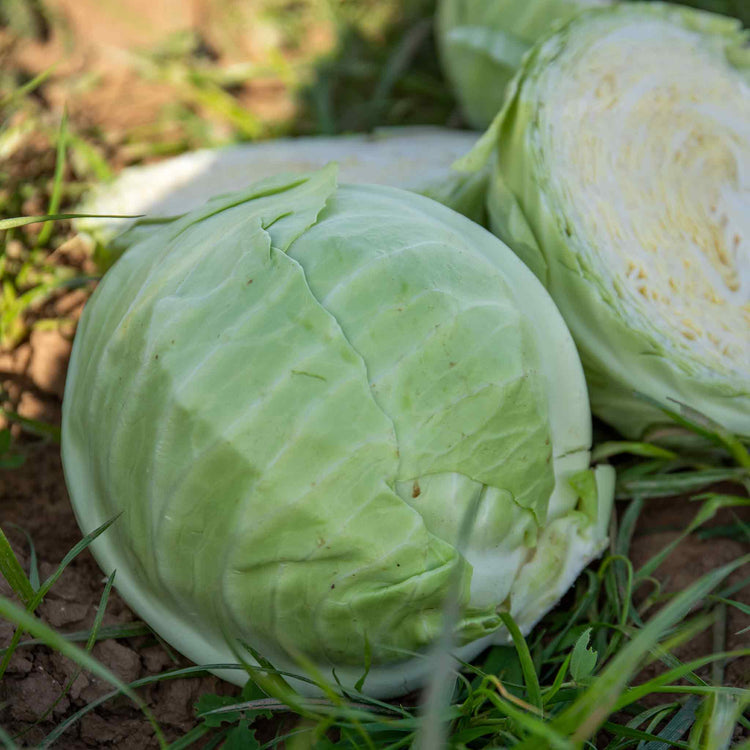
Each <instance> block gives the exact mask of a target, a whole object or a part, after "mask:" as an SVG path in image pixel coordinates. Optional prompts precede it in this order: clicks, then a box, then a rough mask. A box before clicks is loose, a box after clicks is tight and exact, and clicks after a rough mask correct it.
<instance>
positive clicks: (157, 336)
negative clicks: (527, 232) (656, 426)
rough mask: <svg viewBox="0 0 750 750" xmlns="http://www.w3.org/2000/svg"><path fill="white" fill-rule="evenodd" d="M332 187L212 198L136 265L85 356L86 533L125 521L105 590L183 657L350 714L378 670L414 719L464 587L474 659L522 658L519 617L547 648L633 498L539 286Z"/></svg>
mask: <svg viewBox="0 0 750 750" xmlns="http://www.w3.org/2000/svg"><path fill="white" fill-rule="evenodd" d="M335 171H336V170H335V167H328V168H326V169H323V170H321V171H319V172H316V173H312V174H309V175H301V176H289V175H287V176H281V177H275V178H270V179H268V180H265V181H262V182H260V183H257V184H255V185H253V186H252V187H250V188H248V189H246V190H244V191H242V192H240V193H236V194H232V195H227V196H222V197H219V198H214V199H212V200H211V201H210V202H209V203H208V204H206V205H205V206H204V207H203V208H201V209H198V210H196V211H194V212H192V213H190V214H187V215H186V216H184V217H182V218H180V219H177V220H175V221H174V222H171V223H169V224H166V225H165V226H163V227H162V228H161V229H160V230H159V231H157V232H155V233H152V234H151V235H150V236H149V237H148V238H147V239H145V240H144V241H143V242H141V243H139V244H137V245H135V246H134V247H132V248H130V249H129V251H128V252H127V253H125V254H124V255H123V256H122V257H121V258H120V260H118V261H117V263H116V264H115V265H114V267H113V268H112V269H111V271H109V272H108V273H107V274H106V275H105V278H104V280H103V282H102V283H101V285H100V286H99V287H98V288H97V290H96V292H95V293H94V295H93V297H92V299H91V301H90V302H89V304H88V305H87V307H86V310H85V311H84V315H83V317H82V320H81V324H80V327H79V331H78V334H77V336H76V340H75V344H74V351H73V355H72V360H71V365H70V369H69V375H68V381H67V385H66V394H65V399H64V409H63V411H64V414H63V461H64V466H65V473H66V479H67V482H68V486H69V489H70V494H71V497H72V500H73V504H74V508H75V511H76V514H77V517H78V519H79V522H80V524H81V526H82V528H83V529H84V530H85V531H90V530H91V529H93V528H95V527H96V526H97V525H99V524H100V523H102V522H103V521H104V520H106V519H108V518H110V517H112V516H113V515H115V514H117V513H122V515H121V517H120V518H119V520H118V521H117V523H116V524H115V526H114V527H113V528H112V530H111V533H109V532H108V534H107V535H105V536H103V537H101V538H99V539H98V540H97V541H96V542H95V544H94V553H95V554H96V556H97V558H98V560H99V562H100V563H101V565H102V567H103V568H104V569H105V570H107V571H111V570H114V569H116V570H117V578H116V585H117V586H118V587H119V589H120V591H121V592H122V594H123V595H124V597H125V598H126V600H127V601H128V602H129V603H130V605H131V606H132V607H133V608H134V609H135V610H136V611H137V612H139V613H140V614H141V616H142V617H143V618H144V619H145V620H146V621H147V622H148V623H149V624H151V625H152V626H153V627H154V628H155V629H156V630H157V632H159V633H160V634H161V635H162V636H163V637H164V638H165V639H166V640H167V641H169V642H170V643H172V644H174V645H175V646H176V647H177V648H178V649H179V650H181V651H182V652H183V653H185V654H186V655H188V656H189V657H191V658H192V659H193V660H195V661H196V662H198V663H202V664H210V663H222V662H231V661H234V660H235V658H234V653H233V647H234V648H236V647H237V644H238V643H248V644H250V645H251V646H252V647H253V648H254V649H257V650H258V651H260V652H261V653H262V654H263V655H264V656H265V657H266V658H268V659H270V660H271V662H272V663H274V664H275V665H276V666H278V667H280V668H285V669H289V670H292V671H295V670H296V669H297V667H296V662H295V655H296V654H298V653H303V654H304V655H305V656H306V657H307V658H308V659H312V660H314V662H315V663H316V664H317V665H318V666H319V667H320V668H321V669H322V670H324V671H325V672H328V673H329V674H330V670H332V669H333V668H335V669H336V675H337V677H338V678H339V679H341V680H342V682H343V684H345V685H349V686H351V685H353V684H354V683H355V682H356V681H357V680H358V679H359V678H360V677H361V676H362V673H363V671H364V669H365V665H366V664H367V662H368V660H369V659H371V660H372V668H371V670H370V672H369V674H368V677H367V681H366V683H365V690H367V691H368V692H370V693H372V694H374V695H393V694H398V693H400V692H404V691H406V690H408V689H410V688H412V687H414V686H416V685H418V684H420V682H421V681H422V680H423V679H424V678H425V676H426V674H427V672H428V671H429V668H430V661H429V660H428V659H426V658H425V657H424V653H423V652H424V650H425V649H426V648H428V647H429V646H430V644H432V643H433V642H434V641H435V640H436V639H437V637H438V636H439V634H440V633H441V632H442V630H443V628H444V627H445V618H444V615H443V612H444V607H445V603H446V600H447V599H448V598H449V596H450V595H451V592H452V591H453V589H454V587H456V586H457V587H458V594H459V604H460V618H459V620H458V622H457V623H456V626H455V636H456V640H457V643H458V644H463V645H462V648H461V649H460V650H459V653H460V654H461V655H462V656H463V657H464V658H469V657H470V656H471V655H472V654H475V653H478V651H479V650H481V648H483V647H484V646H485V645H487V644H488V643H490V642H493V641H494V642H503V641H504V639H505V637H506V636H505V633H504V631H503V630H502V629H501V627H500V618H499V616H498V612H499V610H500V609H503V608H504V609H509V610H510V611H511V612H513V614H514V616H515V617H516V618H517V619H518V621H519V622H520V623H521V624H522V625H523V627H524V629H526V630H528V628H530V627H531V626H532V625H533V624H534V622H536V620H537V619H538V618H539V617H541V616H542V615H543V614H544V612H545V611H546V610H547V609H548V608H549V607H551V606H553V605H554V603H555V602H556V601H557V600H558V599H559V597H560V596H561V595H562V594H563V593H564V591H565V590H566V589H567V588H568V587H569V586H570V584H571V583H572V581H573V579H574V578H575V576H576V575H577V574H578V572H579V571H580V569H581V568H582V567H583V565H585V564H586V563H587V562H588V561H589V560H591V559H592V558H593V557H595V556H596V555H597V554H599V553H600V551H601V550H602V549H603V546H604V544H605V543H606V531H607V523H608V518H609V513H610V510H611V504H612V496H613V479H612V472H611V469H609V467H603V468H600V469H597V470H596V471H595V472H594V471H591V470H589V469H588V463H589V451H588V448H589V444H590V440H591V433H590V415H589V411H588V404H587V399H586V391H585V384H584V380H583V374H582V371H581V368H580V363H579V361H578V358H577V354H576V352H575V347H574V345H573V343H572V340H571V339H570V336H569V334H568V332H567V330H566V328H565V326H564V324H563V322H562V319H561V318H560V316H559V314H558V312H557V310H556V309H555V307H554V304H553V303H552V301H551V299H550V298H549V296H548V295H547V293H546V292H545V291H544V289H543V287H542V286H541V285H540V284H539V282H538V281H537V280H536V279H535V278H534V276H533V275H532V274H531V273H530V272H529V271H528V269H526V268H525V266H523V264H522V263H521V262H520V261H519V260H518V259H517V258H516V257H515V256H514V255H513V254H512V253H511V252H510V251H509V250H508V249H507V248H505V247H504V246H503V245H502V243H500V242H499V241H498V240H497V239H496V238H495V237H493V236H492V235H490V234H489V233H488V232H485V231H484V230H483V229H481V228H480V227H478V226H477V225H475V224H473V223H472V222H470V221H468V220H467V219H465V218H463V217H461V216H459V215H458V214H456V213H454V212H452V211H450V210H449V209H447V208H445V207H443V206H441V205H439V204H437V203H435V202H434V201H431V200H429V199H427V198H424V197H422V196H418V195H416V194H413V193H409V192H405V191H400V190H396V189H393V188H386V187H376V186H353V185H344V186H341V187H337V186H336V181H335ZM582 472H583V474H582ZM581 476H584V477H588V479H587V480H585V481H582V480H581ZM584 486H585V487H586V489H585V491H584V490H582V489H581V487H584ZM474 508H476V509H477V510H476V518H475V519H474V527H475V528H474V532H473V533H472V534H470V536H469V538H468V541H467V542H465V543H462V542H461V540H460V539H459V534H458V526H460V523H461V521H462V520H463V518H464V517H465V516H467V514H470V513H472V512H473V509H474ZM415 654H416V655H415ZM222 676H225V677H227V678H228V679H232V680H235V681H238V680H239V681H242V680H243V679H244V675H243V673H242V672H226V673H224V674H223V675H222ZM302 688H303V689H304V685H302Z"/></svg>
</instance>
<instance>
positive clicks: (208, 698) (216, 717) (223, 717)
mask: <svg viewBox="0 0 750 750" xmlns="http://www.w3.org/2000/svg"><path fill="white" fill-rule="evenodd" d="M236 703H237V698H236V697H234V696H232V695H213V694H212V693H206V694H204V695H201V696H200V698H198V700H197V701H196V702H195V713H196V716H197V717H198V718H199V719H202V720H203V723H204V724H205V725H206V726H208V727H219V726H221V725H222V724H223V723H224V722H225V721H226V722H229V723H230V724H234V723H235V722H237V721H239V720H240V719H241V718H242V711H240V710H237V711H228V712H226V713H220V714H212V713H210V712H211V711H215V710H216V709H217V708H225V707H226V706H233V705H235V704H236Z"/></svg>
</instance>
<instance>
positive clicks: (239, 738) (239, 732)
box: [222, 721, 260, 750]
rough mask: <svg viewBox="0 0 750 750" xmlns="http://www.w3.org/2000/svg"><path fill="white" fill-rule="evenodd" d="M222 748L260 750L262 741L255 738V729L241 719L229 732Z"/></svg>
mask: <svg viewBox="0 0 750 750" xmlns="http://www.w3.org/2000/svg"><path fill="white" fill-rule="evenodd" d="M222 750H260V743H259V742H258V740H257V739H256V738H255V731H254V730H252V729H250V728H249V726H248V724H247V722H246V721H241V722H240V723H239V724H238V725H237V726H236V727H235V728H234V729H232V730H231V731H230V732H229V734H227V739H226V742H225V743H224V744H223V745H222Z"/></svg>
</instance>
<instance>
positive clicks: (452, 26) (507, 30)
mask: <svg viewBox="0 0 750 750" xmlns="http://www.w3.org/2000/svg"><path fill="white" fill-rule="evenodd" d="M609 2H611V0H440V3H439V5H438V12H437V32H436V33H437V41H438V47H439V50H440V58H441V62H442V65H443V69H444V71H445V75H446V77H447V78H448V80H449V82H450V83H451V87H452V89H453V93H454V94H455V96H456V98H457V99H458V101H459V104H460V105H461V109H462V110H463V113H464V115H465V117H466V119H467V120H468V121H469V123H470V124H471V125H472V126H473V127H475V128H479V129H483V128H486V127H487V126H488V125H489V124H490V123H491V122H492V120H493V118H494V117H495V115H496V114H497V113H498V112H499V111H500V109H501V108H502V105H503V102H504V100H505V92H506V89H507V87H508V84H509V83H510V81H511V79H512V78H513V76H514V75H515V74H516V72H517V71H518V69H519V68H520V67H521V62H522V60H523V57H524V55H525V54H526V53H527V52H528V51H529V50H530V49H531V47H532V46H533V45H534V43H535V42H536V41H537V39H539V38H541V37H542V36H544V35H545V34H546V33H547V32H548V31H549V30H550V28H552V27H554V26H555V24H559V23H563V22H565V21H568V20H570V19H571V18H572V17H573V16H575V15H576V14H578V13H580V12H581V11H582V10H585V9H587V8H591V7H594V6H597V5H604V4H608V3H609Z"/></svg>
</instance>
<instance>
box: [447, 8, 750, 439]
mask: <svg viewBox="0 0 750 750" xmlns="http://www.w3.org/2000/svg"><path fill="white" fill-rule="evenodd" d="M746 39H747V36H746V34H744V33H743V32H741V31H740V29H739V25H738V24H737V22H735V21H732V20H730V19H727V18H723V17H720V16H715V15H712V14H707V13H701V12H699V11H692V10H688V9H685V8H678V7H677V6H668V5H660V4H655V3H654V4H652V3H648V4H646V3H632V4H625V5H619V6H613V7H609V8H602V9H598V10H591V11H587V12H586V13H583V14H580V15H579V16H577V17H576V18H575V19H574V20H572V21H571V22H570V23H569V24H567V25H566V26H565V27H563V28H562V29H560V30H559V31H557V32H556V33H554V34H552V35H550V36H549V37H548V38H546V39H544V40H543V41H541V42H540V43H539V44H538V45H537V46H536V47H535V48H534V49H533V51H532V52H531V53H530V55H529V56H528V58H527V59H526V60H525V63H524V65H523V67H522V70H521V71H520V73H519V76H518V78H517V79H516V81H515V83H514V85H513V88H512V92H511V96H510V98H509V100H508V101H507V103H506V105H505V108H504V109H503V110H502V112H501V113H500V114H499V115H498V116H497V118H496V120H495V121H494V123H493V125H492V127H491V128H490V129H489V130H488V131H487V133H486V134H485V136H484V137H483V139H482V140H481V142H480V143H479V144H478V145H477V146H476V148H475V150H474V151H473V153H472V154H471V155H470V156H468V157H466V158H465V159H464V160H463V162H462V165H463V168H471V167H472V166H474V167H476V166H478V165H482V166H484V165H485V164H486V163H487V162H488V161H489V162H490V163H491V164H492V169H493V173H492V175H491V177H490V187H489V201H488V210H489V214H490V222H491V226H492V229H493V231H494V232H495V233H496V234H497V235H498V236H499V237H501V238H502V239H503V240H505V241H506V242H507V243H508V244H509V245H510V246H511V248H513V249H514V250H515V251H516V253H517V254H518V255H519V256H520V257H521V258H522V259H523V260H524V261H525V262H526V263H527V265H528V266H529V267H531V268H532V269H533V270H534V271H535V273H536V274H537V276H538V277H539V278H540V279H541V280H542V281H543V282H544V284H545V286H546V287H547V288H548V289H549V291H550V293H551V294H552V297H553V298H554V300H555V302H556V303H557V305H558V307H559V308H560V311H561V312H562V315H563V317H564V318H565V321H566V322H567V324H568V326H569V327H570V330H571V332H572V334H573V337H574V339H575V341H576V343H577V345H578V348H579V351H580V353H581V358H582V361H583V364H584V368H585V370H586V374H587V379H588V383H589V389H590V397H591V404H592V409H593V411H594V413H595V414H597V415H598V416H600V417H601V418H602V419H604V420H606V421H608V422H610V423H612V424H613V425H615V426H616V427H617V428H618V429H620V430H621V431H622V432H623V433H624V434H626V435H630V436H637V435H639V434H641V433H642V432H643V430H644V429H645V428H646V427H647V426H648V425H649V424H651V423H653V422H655V421H658V420H659V418H660V415H659V413H658V412H657V411H656V410H655V409H654V408H653V407H651V406H650V405H649V404H647V403H646V402H645V401H643V400H641V399H639V398H637V397H636V396H635V395H634V392H636V391H637V392H640V393H642V394H645V395H646V396H649V397H650V398H652V399H656V400H657V401H658V402H659V403H661V404H663V405H665V406H672V408H675V404H674V403H673V402H674V401H678V402H682V403H685V404H687V405H689V406H691V407H693V408H694V409H697V410H698V411H700V412H702V413H704V414H706V415H707V416H709V417H711V418H712V419H714V420H715V421H717V422H719V423H720V424H722V425H724V426H725V427H727V428H729V429H730V430H733V431H735V432H737V433H740V434H745V435H747V434H750V87H749V86H748V82H749V75H748V70H749V69H750V67H749V65H750V54H749V52H748V48H747V47H746V46H744V42H745V40H746Z"/></svg>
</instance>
